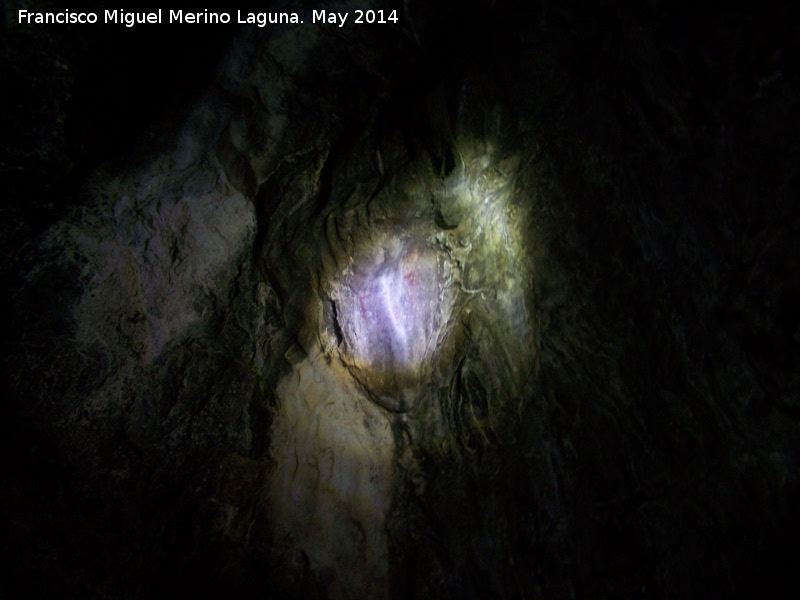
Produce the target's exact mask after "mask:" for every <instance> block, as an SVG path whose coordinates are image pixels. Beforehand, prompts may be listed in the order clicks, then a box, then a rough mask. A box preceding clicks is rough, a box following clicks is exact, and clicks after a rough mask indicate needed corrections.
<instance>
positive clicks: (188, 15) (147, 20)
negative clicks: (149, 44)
mask: <svg viewBox="0 0 800 600" xmlns="http://www.w3.org/2000/svg"><path fill="white" fill-rule="evenodd" d="M350 12H352V13H353V14H352V15H351V14H350ZM165 13H166V17H167V20H166V21H165V20H164V15H165ZM351 16H352V17H354V18H353V20H352V22H353V23H370V24H372V23H376V24H379V23H380V24H383V23H397V21H398V18H397V11H396V10H391V11H389V10H387V11H383V10H353V11H349V12H348V11H344V12H334V11H330V10H313V11H311V22H312V23H325V24H330V25H338V26H339V27H342V26H343V25H344V24H345V22H347V21H348V18H349V17H351ZM18 22H19V24H21V25H22V24H29V25H34V24H36V25H45V24H57V25H66V24H87V23H88V24H91V25H93V24H95V23H98V22H100V21H99V17H98V14H97V13H95V12H76V11H70V10H69V9H65V10H62V11H59V12H34V11H29V10H19V11H18ZM102 22H103V23H115V24H119V25H125V26H126V27H133V26H134V25H144V24H159V23H180V24H187V25H194V24H197V25H214V24H217V23H221V24H227V23H231V22H233V23H239V24H248V23H249V24H252V25H257V26H258V27H266V26H267V25H268V24H278V23H287V24H295V23H303V22H304V21H303V19H301V18H300V14H299V13H294V12H258V13H253V12H243V11H241V10H237V11H236V21H232V19H231V15H230V13H227V12H212V11H209V10H203V11H200V12H190V11H185V10H169V11H164V10H162V9H158V10H156V11H153V12H134V11H126V10H121V9H115V10H106V11H104V13H103V21H102Z"/></svg>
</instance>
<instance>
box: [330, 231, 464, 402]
mask: <svg viewBox="0 0 800 600" xmlns="http://www.w3.org/2000/svg"><path fill="white" fill-rule="evenodd" d="M365 262H366V264H367V266H366V267H363V266H362V267H361V270H360V272H359V273H357V274H355V273H350V274H348V275H347V276H345V277H343V278H342V280H341V281H340V282H339V283H338V284H337V285H336V286H335V291H334V293H333V294H332V296H333V298H332V304H333V307H334V310H333V313H334V319H335V327H334V329H335V330H336V331H338V332H339V335H340V337H341V339H340V340H339V342H340V351H341V353H342V355H343V357H344V359H345V361H346V362H347V363H348V364H349V365H350V366H351V367H353V370H354V371H357V372H358V375H357V377H358V379H360V380H361V381H362V382H367V383H368V386H369V387H370V389H371V390H372V391H374V392H376V393H377V394H379V395H383V396H384V398H383V402H382V403H383V404H386V402H391V401H390V400H389V398H387V397H386V396H387V395H388V396H391V395H392V394H395V395H397V393H401V392H403V393H407V392H408V388H410V387H411V388H413V386H414V385H415V384H416V383H419V381H420V378H421V377H422V376H423V375H424V374H425V373H427V371H428V366H429V365H430V364H431V362H432V361H433V359H434V357H435V356H436V352H437V348H438V346H439V344H440V342H441V339H442V337H443V336H444V334H445V333H446V324H447V319H448V318H449V316H450V311H451V305H452V300H451V299H452V296H453V292H452V290H450V289H449V287H448V283H447V282H448V280H449V278H448V271H449V266H448V264H447V263H446V261H444V260H443V259H442V258H441V256H440V255H439V253H437V252H436V251H435V250H434V249H433V248H431V247H429V246H425V245H422V244H411V245H401V244H399V243H397V244H396V246H395V247H393V248H390V249H387V248H381V249H380V250H379V251H376V252H375V253H373V257H372V260H367V261H365ZM391 403H392V406H391V407H390V408H399V407H398V406H395V404H396V403H395V402H391Z"/></svg>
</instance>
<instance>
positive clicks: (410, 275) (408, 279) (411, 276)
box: [403, 271, 414, 285]
mask: <svg viewBox="0 0 800 600" xmlns="http://www.w3.org/2000/svg"><path fill="white" fill-rule="evenodd" d="M403 281H405V282H406V283H407V284H408V285H414V271H409V272H408V274H407V275H406V276H405V277H403Z"/></svg>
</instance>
